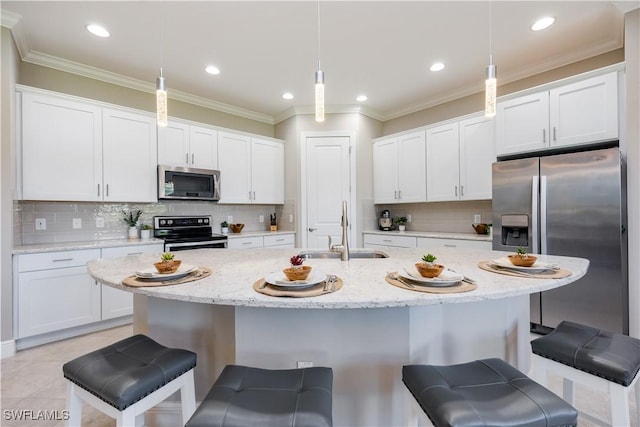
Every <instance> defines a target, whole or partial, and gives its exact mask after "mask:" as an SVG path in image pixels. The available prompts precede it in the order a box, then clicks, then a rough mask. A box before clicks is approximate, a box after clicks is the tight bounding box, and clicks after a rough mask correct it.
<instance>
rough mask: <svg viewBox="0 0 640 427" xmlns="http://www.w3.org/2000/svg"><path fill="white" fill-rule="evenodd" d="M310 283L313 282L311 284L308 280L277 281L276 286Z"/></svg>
mask: <svg viewBox="0 0 640 427" xmlns="http://www.w3.org/2000/svg"><path fill="white" fill-rule="evenodd" d="M309 283H311V282H309V281H308V280H276V283H274V285H291V284H296V285H307V284H309Z"/></svg>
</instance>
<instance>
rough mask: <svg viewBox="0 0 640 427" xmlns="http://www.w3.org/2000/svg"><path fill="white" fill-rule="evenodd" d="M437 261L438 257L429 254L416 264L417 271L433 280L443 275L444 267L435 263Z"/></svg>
mask: <svg viewBox="0 0 640 427" xmlns="http://www.w3.org/2000/svg"><path fill="white" fill-rule="evenodd" d="M436 259H437V258H436V256H434V255H431V254H427V255H425V256H423V257H422V261H421V262H416V269H417V270H418V272H419V273H420V275H421V276H422V277H427V278H433V277H438V276H439V275H440V273H442V270H444V265H441V264H436V263H434V261H435V260H436Z"/></svg>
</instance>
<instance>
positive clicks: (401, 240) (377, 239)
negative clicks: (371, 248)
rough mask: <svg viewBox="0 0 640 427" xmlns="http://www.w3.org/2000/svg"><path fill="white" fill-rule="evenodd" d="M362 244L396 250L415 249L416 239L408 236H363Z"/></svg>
mask: <svg viewBox="0 0 640 427" xmlns="http://www.w3.org/2000/svg"><path fill="white" fill-rule="evenodd" d="M364 244H365V245H367V244H371V245H380V246H394V247H398V248H415V247H416V238H415V237H410V236H383V235H380V234H365V235H364Z"/></svg>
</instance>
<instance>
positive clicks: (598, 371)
mask: <svg viewBox="0 0 640 427" xmlns="http://www.w3.org/2000/svg"><path fill="white" fill-rule="evenodd" d="M531 349H532V351H533V353H535V354H537V355H539V356H542V357H546V358H547V359H551V360H555V361H556V362H560V363H564V364H565V365H568V366H571V367H573V368H576V369H580V370H582V371H585V372H589V373H590V374H593V375H597V376H599V377H602V378H605V379H607V380H609V381H612V382H615V383H618V384H622V385H623V386H625V387H626V386H628V385H629V384H630V383H631V382H632V381H633V378H634V377H635V376H636V375H637V374H638V370H639V369H640V340H638V339H636V338H633V337H629V336H627V335H622V334H616V333H612V332H607V331H603V330H601V329H596V328H592V327H590V326H586V325H582V324H580V323H575V322H569V321H566V320H565V321H563V322H561V323H560V324H559V325H558V326H557V327H556V329H555V330H553V331H552V332H551V333H550V334H548V335H545V336H543V337H540V338H536V339H535V340H533V341H531Z"/></svg>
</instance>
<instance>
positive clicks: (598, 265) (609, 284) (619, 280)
mask: <svg viewBox="0 0 640 427" xmlns="http://www.w3.org/2000/svg"><path fill="white" fill-rule="evenodd" d="M624 170H625V169H624V163H623V160H622V159H621V156H620V152H619V150H618V148H617V147H613V148H606V149H597V150H592V151H583V152H575V153H568V154H557V155H549V156H544V157H532V158H525V159H516V160H506V161H499V162H497V163H494V164H493V230H494V231H493V248H494V249H495V250H504V251H515V250H516V249H517V248H518V247H520V246H522V247H524V248H526V249H527V251H528V252H530V253H538V254H550V255H566V256H574V257H580V258H587V259H589V261H590V265H589V271H588V272H587V274H586V276H584V277H583V278H581V279H580V280H578V281H576V282H574V283H572V284H570V285H566V286H562V287H560V288H557V289H553V290H549V291H545V292H541V293H537V294H533V295H532V296H531V327H532V330H533V331H537V332H541V333H545V332H548V331H549V330H550V329H549V328H555V327H556V326H557V324H558V323H559V322H560V321H562V320H571V321H575V322H580V323H584V324H588V325H591V326H594V327H599V328H604V329H607V330H609V331H613V332H621V333H625V334H628V332H629V326H628V325H629V319H628V317H629V309H628V286H627V239H626V233H625V226H626V215H625V212H626V195H625V189H626V187H625V185H624V182H625V181H624V178H625V177H624Z"/></svg>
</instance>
